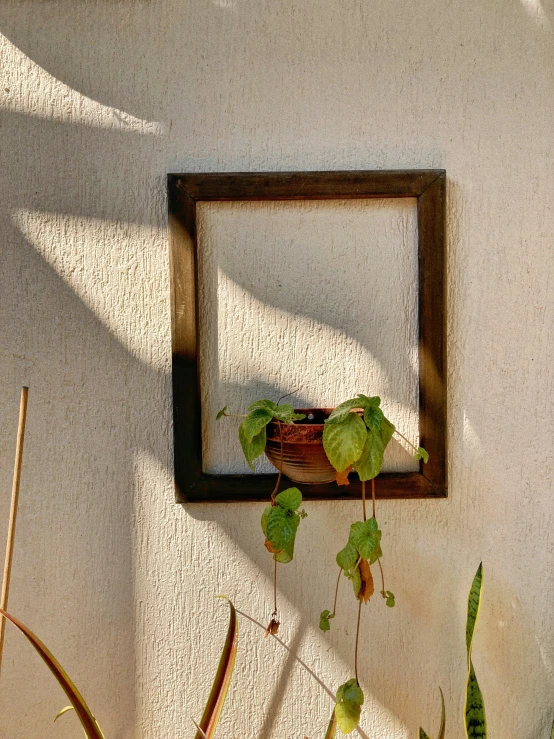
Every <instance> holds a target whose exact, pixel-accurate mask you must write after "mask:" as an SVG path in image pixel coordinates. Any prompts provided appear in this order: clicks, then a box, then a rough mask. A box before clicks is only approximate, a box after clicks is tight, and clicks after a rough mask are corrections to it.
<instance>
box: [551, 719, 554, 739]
mask: <svg viewBox="0 0 554 739" xmlns="http://www.w3.org/2000/svg"><path fill="white" fill-rule="evenodd" d="M550 739H554V721H553V722H552V729H551V731H550Z"/></svg>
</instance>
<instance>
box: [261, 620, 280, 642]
mask: <svg viewBox="0 0 554 739" xmlns="http://www.w3.org/2000/svg"><path fill="white" fill-rule="evenodd" d="M279 625H280V624H279V621H277V619H276V618H272V619H271V621H270V622H269V624H268V626H267V629H266V630H265V636H266V638H267V637H268V636H269V635H270V634H271V635H272V636H275V635H276V634H277V632H278V631H279Z"/></svg>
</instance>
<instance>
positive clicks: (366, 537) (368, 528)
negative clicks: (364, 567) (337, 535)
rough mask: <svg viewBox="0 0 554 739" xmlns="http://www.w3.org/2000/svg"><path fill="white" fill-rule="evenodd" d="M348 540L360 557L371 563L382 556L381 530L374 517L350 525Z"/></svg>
mask: <svg viewBox="0 0 554 739" xmlns="http://www.w3.org/2000/svg"><path fill="white" fill-rule="evenodd" d="M348 540H349V542H350V543H351V544H353V545H354V546H355V547H356V549H357V550H358V552H359V554H360V557H363V559H367V561H368V562H369V564H373V563H374V562H376V561H377V560H378V559H379V558H380V557H382V556H383V552H382V551H381V531H380V529H379V526H378V524H377V521H376V520H375V518H373V517H371V518H368V520H367V521H356V522H355V523H353V524H352V525H351V526H350V536H349V539H348Z"/></svg>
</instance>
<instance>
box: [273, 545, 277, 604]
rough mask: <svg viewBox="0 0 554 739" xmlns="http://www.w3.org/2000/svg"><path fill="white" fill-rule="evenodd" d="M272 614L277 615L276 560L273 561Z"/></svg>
mask: <svg viewBox="0 0 554 739" xmlns="http://www.w3.org/2000/svg"><path fill="white" fill-rule="evenodd" d="M273 565H274V567H273V613H274V614H275V615H277V560H276V559H274V560H273Z"/></svg>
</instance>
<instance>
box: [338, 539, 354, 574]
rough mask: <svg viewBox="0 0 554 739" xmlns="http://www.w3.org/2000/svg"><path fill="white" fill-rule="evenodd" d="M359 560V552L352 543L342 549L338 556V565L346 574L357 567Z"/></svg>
mask: <svg viewBox="0 0 554 739" xmlns="http://www.w3.org/2000/svg"><path fill="white" fill-rule="evenodd" d="M358 559H359V555H358V550H357V549H356V547H355V546H354V545H353V544H352V543H351V542H348V544H347V545H346V546H345V547H344V549H341V550H340V552H339V553H338V554H337V564H338V566H339V567H341V568H342V569H343V570H345V571H346V572H348V571H349V570H351V569H352V568H353V567H354V566H355V565H356V562H357V561H358Z"/></svg>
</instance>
